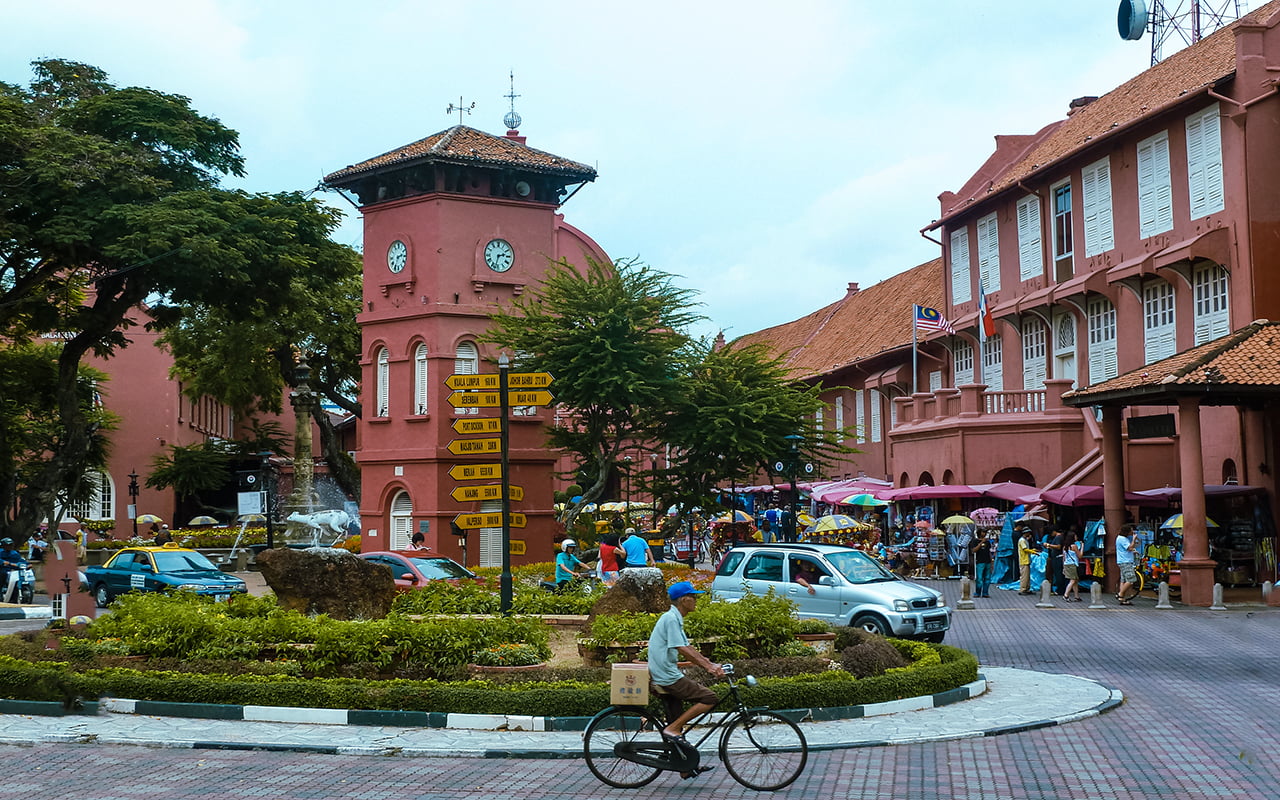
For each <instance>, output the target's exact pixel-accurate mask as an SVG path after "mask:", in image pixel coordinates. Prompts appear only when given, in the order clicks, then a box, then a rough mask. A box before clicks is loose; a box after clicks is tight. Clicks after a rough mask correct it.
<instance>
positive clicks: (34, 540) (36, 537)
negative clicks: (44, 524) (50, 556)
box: [27, 528, 49, 561]
mask: <svg viewBox="0 0 1280 800" xmlns="http://www.w3.org/2000/svg"><path fill="white" fill-rule="evenodd" d="M48 547H49V542H48V541H47V540H46V539H45V538H44V528H41V529H40V530H38V531H36V532H35V533H33V534H31V538H30V539H29V540H28V541H27V559H28V560H30V561H44V553H45V550H47V549H48Z"/></svg>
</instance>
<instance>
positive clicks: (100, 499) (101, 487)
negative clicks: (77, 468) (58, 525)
mask: <svg viewBox="0 0 1280 800" xmlns="http://www.w3.org/2000/svg"><path fill="white" fill-rule="evenodd" d="M80 488H81V490H82V491H81V493H80V498H81V499H79V500H77V501H76V502H74V503H72V504H71V505H70V506H69V507H68V508H67V513H66V515H65V516H69V517H74V518H76V519H115V516H116V515H115V492H114V490H113V488H112V485H111V477H110V476H109V475H107V473H105V472H102V471H100V470H91V471H89V472H86V473H85V474H84V477H83V478H81V486H80Z"/></svg>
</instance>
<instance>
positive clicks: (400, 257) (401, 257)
mask: <svg viewBox="0 0 1280 800" xmlns="http://www.w3.org/2000/svg"><path fill="white" fill-rule="evenodd" d="M408 262H409V247H408V245H406V244H405V243H404V242H402V241H400V240H399V239H396V240H395V241H394V242H392V243H391V246H390V247H388V248H387V268H388V269H390V270H391V271H392V272H399V271H401V270H402V269H404V265H405V264H407V263H408Z"/></svg>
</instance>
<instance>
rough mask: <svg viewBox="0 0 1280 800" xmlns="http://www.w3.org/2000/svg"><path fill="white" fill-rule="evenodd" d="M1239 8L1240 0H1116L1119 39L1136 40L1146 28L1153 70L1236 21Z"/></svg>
mask: <svg viewBox="0 0 1280 800" xmlns="http://www.w3.org/2000/svg"><path fill="white" fill-rule="evenodd" d="M1241 5H1243V3H1242V0H1120V11H1119V15H1118V18H1117V21H1118V24H1119V28H1120V38H1122V39H1129V40H1132V41H1136V40H1138V39H1141V38H1142V34H1143V33H1144V32H1145V31H1146V30H1147V29H1150V30H1151V66H1153V67H1154V66H1155V65H1156V64H1158V63H1160V62H1161V61H1162V60H1164V58H1165V56H1167V55H1172V54H1173V53H1175V52H1177V51H1178V50H1181V49H1182V48H1184V47H1186V46H1187V45H1192V44H1195V43H1196V42H1198V41H1200V40H1201V39H1203V38H1204V37H1206V36H1208V35H1209V34H1211V33H1213V32H1214V31H1216V30H1218V29H1219V28H1221V27H1222V26H1224V25H1228V24H1230V23H1232V22H1234V21H1236V20H1237V19H1239V18H1240V6H1241ZM1148 8H1150V11H1148ZM1166 46H1167V47H1166ZM1166 50H1167V51H1166Z"/></svg>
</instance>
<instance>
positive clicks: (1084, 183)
mask: <svg viewBox="0 0 1280 800" xmlns="http://www.w3.org/2000/svg"><path fill="white" fill-rule="evenodd" d="M1080 188H1081V190H1082V191H1083V192H1084V197H1083V200H1084V254H1085V255H1086V256H1096V255H1098V254H1099V253H1105V252H1107V251H1108V250H1110V249H1112V248H1113V247H1115V246H1116V239H1115V232H1114V230H1113V228H1112V224H1111V157H1110V156H1108V157H1107V158H1104V159H1102V160H1101V161H1095V162H1094V163H1092V164H1090V165H1089V166H1087V167H1085V168H1084V169H1082V170H1080Z"/></svg>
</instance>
